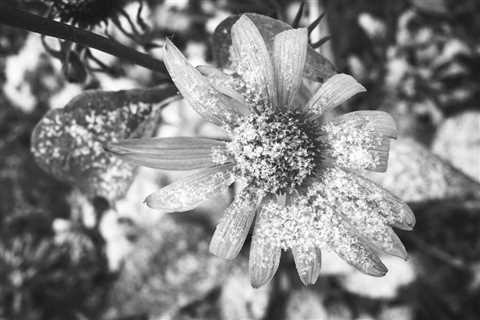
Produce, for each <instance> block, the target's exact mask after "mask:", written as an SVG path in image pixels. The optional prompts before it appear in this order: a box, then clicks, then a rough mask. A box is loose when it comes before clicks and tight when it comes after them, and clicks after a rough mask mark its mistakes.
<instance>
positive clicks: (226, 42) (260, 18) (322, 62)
mask: <svg viewBox="0 0 480 320" xmlns="http://www.w3.org/2000/svg"><path fill="white" fill-rule="evenodd" d="M245 15H246V16H248V17H249V18H250V19H251V20H252V21H253V23H254V24H255V25H256V26H257V28H258V30H259V31H260V33H261V35H262V37H263V39H264V40H265V43H266V45H267V48H268V50H269V51H270V52H272V51H273V39H274V37H275V35H277V34H278V33H280V32H283V31H286V30H292V29H293V28H292V26H290V25H289V24H287V23H285V22H283V21H281V20H277V19H273V18H271V17H268V16H264V15H261V14H256V13H246V14H245ZM239 18H240V16H238V15H236V16H235V15H234V16H229V17H228V18H226V19H225V20H223V21H222V22H221V23H220V24H219V25H218V27H217V28H216V29H215V32H214V34H213V46H214V47H215V48H216V50H215V51H214V57H215V60H216V61H217V64H218V65H219V66H221V67H230V65H231V63H232V60H233V59H232V56H231V50H230V46H231V44H232V39H231V27H232V25H233V24H234V23H235V22H236V21H237V20H238V19H239ZM303 72H304V77H306V78H308V79H310V80H314V81H317V82H323V81H325V80H326V79H328V78H329V77H331V76H332V75H333V74H335V67H334V66H333V64H332V63H331V62H330V61H328V60H327V59H326V58H325V57H323V56H322V55H321V54H319V53H318V52H316V51H315V50H314V49H313V48H312V47H311V46H308V50H307V58H306V63H305V68H304V70H303Z"/></svg>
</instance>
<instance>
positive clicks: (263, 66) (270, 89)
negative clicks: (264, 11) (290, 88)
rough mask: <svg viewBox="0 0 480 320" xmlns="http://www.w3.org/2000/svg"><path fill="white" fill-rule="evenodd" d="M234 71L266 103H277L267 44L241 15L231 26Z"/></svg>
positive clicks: (252, 24) (249, 21) (247, 19)
mask: <svg viewBox="0 0 480 320" xmlns="http://www.w3.org/2000/svg"><path fill="white" fill-rule="evenodd" d="M232 46H233V55H234V57H235V58H234V61H235V62H236V63H235V66H234V69H235V71H236V72H237V73H238V74H239V75H240V76H241V77H242V78H243V80H244V81H245V83H246V85H247V88H248V89H249V90H251V91H253V92H254V93H255V94H256V95H259V96H260V99H261V100H262V101H263V102H264V103H266V104H273V105H277V102H276V100H277V94H276V88H275V85H274V76H273V66H272V61H271V60H270V54H269V53H268V49H267V46H266V45H265V41H264V40H263V38H262V36H261V34H260V32H259V31H258V29H257V27H256V26H255V24H254V23H253V22H252V21H251V20H250V19H249V18H248V17H247V16H246V15H242V16H241V17H240V19H238V21H237V22H236V23H235V24H234V25H233V27H232Z"/></svg>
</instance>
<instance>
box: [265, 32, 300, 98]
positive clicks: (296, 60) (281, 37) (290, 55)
mask: <svg viewBox="0 0 480 320" xmlns="http://www.w3.org/2000/svg"><path fill="white" fill-rule="evenodd" d="M307 46H308V33H307V29H305V28H302V29H293V30H288V31H283V32H282V33H279V34H277V35H276V36H275V38H274V40H273V64H274V69H275V84H276V86H277V95H278V103H279V105H280V106H281V107H288V106H290V105H291V104H292V102H293V100H294V99H295V96H296V94H297V92H298V89H299V87H300V85H301V84H302V78H303V68H304V67H305V58H306V56H307Z"/></svg>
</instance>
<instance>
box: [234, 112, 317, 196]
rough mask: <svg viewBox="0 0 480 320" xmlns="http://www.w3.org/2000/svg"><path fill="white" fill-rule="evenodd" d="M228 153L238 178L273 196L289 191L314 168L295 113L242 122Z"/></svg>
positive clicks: (311, 145) (270, 114)
mask: <svg viewBox="0 0 480 320" xmlns="http://www.w3.org/2000/svg"><path fill="white" fill-rule="evenodd" d="M228 149H229V150H230V152H232V154H233V156H234V157H235V161H236V164H237V169H238V171H239V175H240V176H242V177H243V178H244V179H246V181H247V182H248V183H249V184H250V185H252V186H253V187H256V188H259V189H261V190H264V191H266V192H268V193H272V194H282V193H286V192H289V191H292V189H294V188H295V187H297V186H299V185H300V184H301V183H302V182H303V181H304V179H305V178H306V177H307V176H309V175H310V174H311V173H312V171H313V169H314V167H315V158H316V155H315V151H314V150H315V146H314V143H313V140H312V139H311V138H310V137H309V135H308V126H307V125H306V123H305V122H304V121H303V119H302V118H301V117H300V115H299V114H297V113H296V112H286V113H281V112H273V111H271V112H265V113H262V114H260V115H258V114H251V115H249V116H248V117H246V118H243V119H242V120H241V121H240V123H239V125H238V126H237V127H235V128H234V130H233V135H232V141H231V142H230V143H229V144H228Z"/></svg>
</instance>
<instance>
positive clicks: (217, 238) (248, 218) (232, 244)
mask: <svg viewBox="0 0 480 320" xmlns="http://www.w3.org/2000/svg"><path fill="white" fill-rule="evenodd" d="M257 201H258V195H257V194H256V193H254V192H253V191H252V190H249V189H248V188H246V189H244V190H242V192H240V194H239V195H237V197H236V198H235V200H233V202H232V204H231V205H230V206H229V207H228V208H227V210H226V211H225V213H224V215H223V217H222V218H221V219H220V222H219V223H218V225H217V228H216V229H215V233H214V234H213V237H212V240H211V241H210V252H211V253H213V254H215V255H216V256H219V257H221V258H224V259H234V258H235V257H236V256H237V255H238V254H239V252H240V250H241V249H242V247H243V243H244V242H245V239H246V237H247V235H248V232H249V230H250V227H251V225H252V222H253V219H254V218H255V212H256V208H257Z"/></svg>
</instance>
